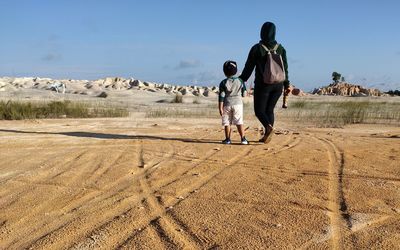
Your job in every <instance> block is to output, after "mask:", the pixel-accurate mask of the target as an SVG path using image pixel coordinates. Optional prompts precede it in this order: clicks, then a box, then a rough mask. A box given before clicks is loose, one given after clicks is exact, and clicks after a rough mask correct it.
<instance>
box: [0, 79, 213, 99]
mask: <svg viewBox="0 0 400 250" xmlns="http://www.w3.org/2000/svg"><path fill="white" fill-rule="evenodd" d="M61 86H63V87H65V89H62V87H61ZM57 88H58V90H59V92H61V93H68V94H80V95H89V96H99V95H101V94H102V93H107V92H109V91H120V90H133V91H148V92H162V93H167V94H171V95H175V94H177V93H180V94H182V95H184V96H203V97H215V96H217V94H218V88H217V87H202V86H178V85H172V84H166V83H154V82H146V81H141V80H138V79H133V78H129V79H125V78H121V77H107V78H104V79H98V80H93V81H90V80H71V79H68V80H66V79H63V80H57V79H51V78H39V77H19V78H18V77H17V78H15V77H3V78H0V91H17V90H19V89H39V90H49V91H57Z"/></svg>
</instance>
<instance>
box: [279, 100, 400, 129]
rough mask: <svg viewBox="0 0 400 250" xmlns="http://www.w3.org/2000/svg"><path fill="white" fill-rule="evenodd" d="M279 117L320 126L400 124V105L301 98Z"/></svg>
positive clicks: (366, 101)
mask: <svg viewBox="0 0 400 250" xmlns="http://www.w3.org/2000/svg"><path fill="white" fill-rule="evenodd" d="M279 115H280V117H282V118H287V119H294V120H296V121H298V122H304V123H311V124H313V125H316V126H318V127H341V126H343V125H346V124H356V123H376V124H396V123H397V124H398V123H399V122H400V106H399V104H398V103H396V102H384V101H370V100H361V101H359V100H357V101H312V100H309V99H308V100H307V99H306V100H298V101H294V102H291V103H289V108H288V110H287V111H285V112H280V113H279Z"/></svg>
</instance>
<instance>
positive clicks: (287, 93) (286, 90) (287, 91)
mask: <svg viewBox="0 0 400 250" xmlns="http://www.w3.org/2000/svg"><path fill="white" fill-rule="evenodd" d="M291 91H292V88H291V87H289V88H285V90H284V91H283V94H284V95H286V96H287V95H289V94H290V92H291Z"/></svg>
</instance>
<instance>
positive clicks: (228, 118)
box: [218, 61, 249, 145]
mask: <svg viewBox="0 0 400 250" xmlns="http://www.w3.org/2000/svg"><path fill="white" fill-rule="evenodd" d="M223 70H224V74H225V76H226V77H227V78H226V79H224V80H223V81H222V82H221V83H220V84H219V96H218V107H219V114H220V115H221V117H222V126H224V129H225V140H223V141H222V143H223V144H231V125H236V127H237V129H238V132H239V134H240V138H241V144H243V145H247V144H249V142H248V141H247V140H246V137H245V136H244V129H243V102H242V97H244V94H245V91H246V86H245V84H244V82H243V81H242V80H241V79H240V78H237V77H234V76H235V74H236V72H237V64H236V62H234V61H226V62H225V63H224V67H223Z"/></svg>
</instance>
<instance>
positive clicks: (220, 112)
mask: <svg viewBox="0 0 400 250" xmlns="http://www.w3.org/2000/svg"><path fill="white" fill-rule="evenodd" d="M223 113H224V110H223V109H222V108H219V115H220V116H222V114H223Z"/></svg>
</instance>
